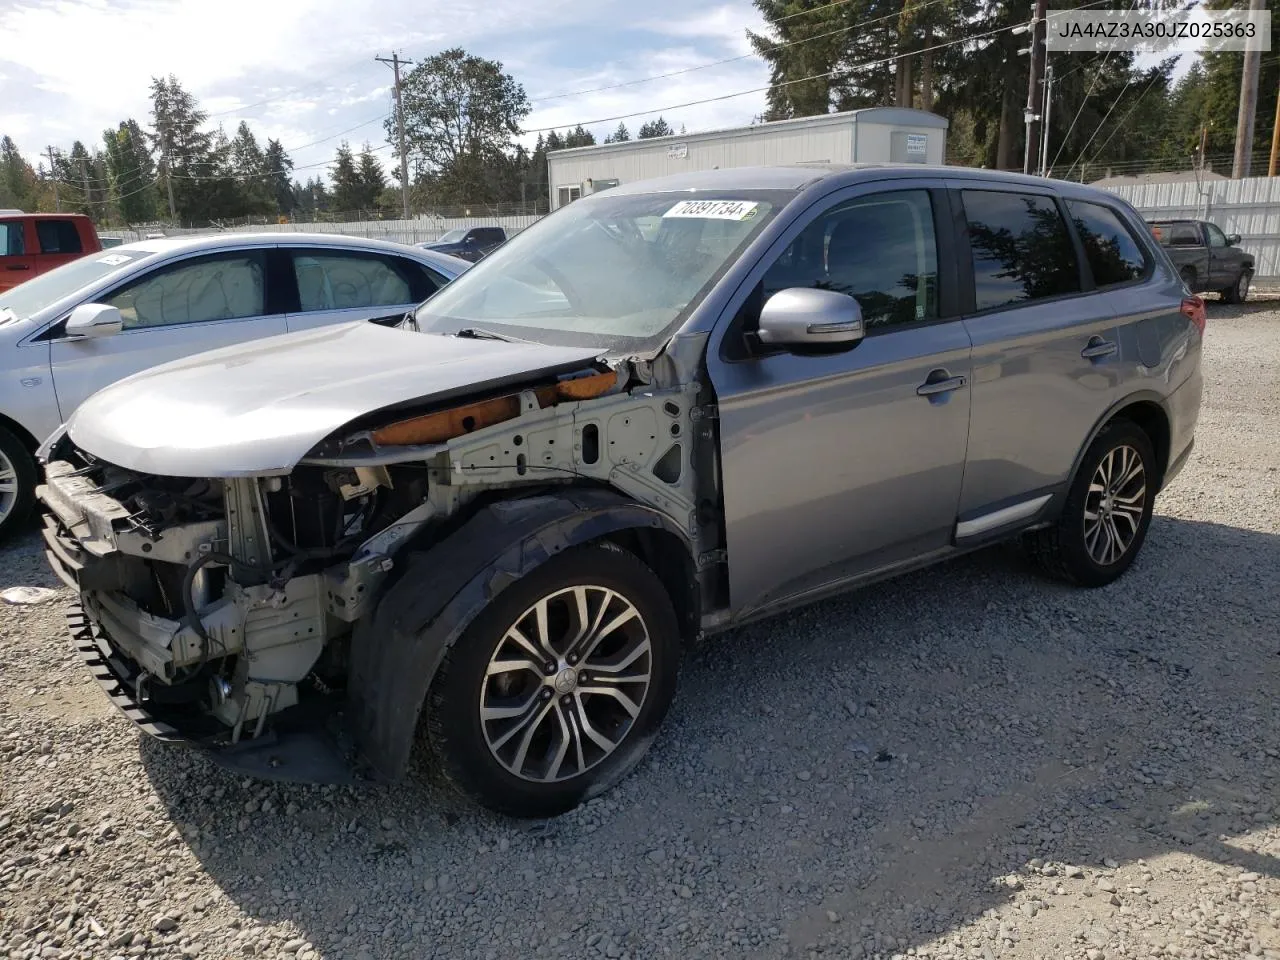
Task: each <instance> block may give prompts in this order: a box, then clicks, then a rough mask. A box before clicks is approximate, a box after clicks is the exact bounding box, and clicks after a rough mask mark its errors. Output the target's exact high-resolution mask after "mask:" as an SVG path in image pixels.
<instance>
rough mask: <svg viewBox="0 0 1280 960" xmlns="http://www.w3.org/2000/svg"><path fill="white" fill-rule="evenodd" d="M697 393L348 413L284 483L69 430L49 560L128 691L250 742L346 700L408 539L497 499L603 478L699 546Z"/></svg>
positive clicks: (532, 392) (594, 380) (512, 399)
mask: <svg viewBox="0 0 1280 960" xmlns="http://www.w3.org/2000/svg"><path fill="white" fill-rule="evenodd" d="M624 384H625V385H626V386H624ZM696 391H697V388H696V386H694V387H690V386H684V387H680V388H675V389H669V390H662V389H657V388H655V387H653V386H649V385H646V384H643V383H641V384H636V383H635V382H634V380H632V378H631V377H630V376H629V373H628V371H627V370H626V369H617V370H614V369H608V370H600V369H599V368H597V369H594V370H588V371H585V372H584V373H582V374H580V375H576V376H571V377H563V378H560V379H558V380H556V381H553V382H550V383H541V384H534V385H530V386H528V387H526V388H524V389H520V390H517V391H511V390H508V391H507V392H506V393H504V394H500V395H498V396H491V397H486V398H482V399H479V400H473V401H470V402H468V403H465V404H462V405H455V406H451V407H447V408H444V409H435V410H425V411H424V410H405V411H402V412H397V413H396V414H394V415H392V416H388V415H386V414H383V415H382V416H380V417H377V418H371V420H370V422H367V423H354V424H350V425H348V427H347V428H344V429H343V430H342V431H340V432H339V433H337V434H335V435H334V436H332V437H330V438H328V439H327V440H326V441H325V442H323V443H322V444H320V445H318V446H317V447H316V449H315V450H313V451H312V452H311V453H310V454H309V455H308V456H307V457H306V458H304V460H303V461H302V462H301V463H300V464H298V465H297V466H296V467H294V468H293V470H292V471H291V472H289V473H288V474H287V475H279V476H249V477H228V478H183V477H160V476H154V475H150V474H146V473H141V472H138V471H135V470H129V469H125V468H122V467H119V466H116V465H113V464H111V463H107V462H104V461H102V460H99V459H98V458H96V457H94V456H93V455H92V454H91V453H88V452H86V451H84V450H81V449H78V448H77V447H76V446H75V445H74V444H73V443H72V442H71V440H70V439H69V438H67V437H65V436H64V437H62V438H61V439H60V440H58V441H57V442H56V443H54V445H53V446H52V448H51V450H50V453H49V456H48V460H47V463H46V483H45V485H44V486H43V487H42V488H41V489H40V492H39V496H40V498H41V499H42V500H43V501H44V503H45V506H46V517H45V524H46V529H45V539H46V542H47V544H48V547H49V556H50V560H51V561H52V562H53V565H54V568H55V570H56V571H57V572H58V573H59V575H60V576H62V577H63V579H64V580H66V581H67V582H68V583H69V584H71V585H73V586H75V587H76V588H77V589H78V590H79V591H80V595H81V604H82V608H83V611H84V615H85V617H86V618H87V620H88V621H89V622H90V623H91V624H92V625H93V626H94V628H95V629H96V631H97V634H98V635H99V636H100V641H105V645H106V646H108V647H109V658H110V659H111V664H112V674H113V675H114V676H115V678H116V679H117V680H118V681H119V682H120V683H121V684H122V685H127V686H128V687H129V688H130V689H129V694H130V696H131V698H132V699H133V700H134V701H136V702H137V703H140V704H147V705H148V707H149V709H150V710H151V711H152V712H153V713H163V714H165V716H166V717H167V718H168V722H170V723H172V724H173V725H174V726H176V727H180V728H182V729H184V730H187V731H197V735H196V736H195V737H194V738H196V739H206V740H209V741H213V742H220V743H230V744H234V743H239V742H242V741H246V740H253V739H254V738H256V737H260V736H262V734H263V733H264V731H265V730H267V729H269V727H270V724H269V720H271V719H272V718H273V717H276V716H277V715H283V714H285V713H286V712H288V711H295V712H304V711H306V710H308V709H310V708H312V707H315V706H316V705H317V704H322V703H326V702H333V701H335V700H340V696H339V695H340V694H341V692H342V690H343V687H344V684H345V682H346V678H347V665H348V658H349V651H350V645H351V642H352V639H351V638H352V632H353V631H352V627H353V624H355V623H356V622H357V621H359V620H360V619H361V618H362V617H365V616H367V615H368V614H369V613H370V612H371V610H372V608H373V607H374V605H375V604H376V602H377V599H378V595H379V588H380V586H381V585H382V583H383V581H384V580H385V579H386V578H387V576H388V574H389V573H390V571H391V570H392V569H393V567H394V566H395V564H396V562H397V552H398V551H399V550H400V548H402V547H403V546H404V545H405V544H407V543H409V542H411V541H412V542H414V543H415V544H418V545H429V544H430V543H431V542H433V541H434V539H436V538H438V537H439V536H442V535H443V534H445V533H447V532H448V531H449V530H451V529H453V528H455V527H456V526H457V524H458V523H459V522H460V521H461V519H462V518H464V517H465V516H466V515H467V512H468V510H469V509H470V508H471V507H472V506H473V505H474V504H476V503H480V502H484V501H485V499H486V498H489V499H492V498H493V497H512V496H521V495H527V494H528V493H536V492H537V491H538V490H540V489H546V488H548V487H554V486H556V485H563V484H572V483H579V484H580V483H583V482H584V481H585V482H591V483H599V484H602V485H603V484H607V485H609V486H612V487H613V488H615V489H618V490H621V491H622V492H624V493H626V494H627V495H628V496H630V497H633V498H635V499H636V501H638V502H640V503H644V504H646V505H649V506H651V507H653V508H655V509H657V510H660V511H661V512H662V513H663V514H664V515H666V516H669V517H670V518H671V519H672V521H673V523H674V524H675V525H676V526H678V528H679V529H680V530H681V531H684V532H685V533H686V534H687V535H688V536H689V538H690V541H691V542H699V541H702V540H705V538H706V533H705V530H704V529H703V524H702V523H701V522H700V521H699V515H700V512H699V510H698V509H697V507H696V504H697V503H698V495H697V491H696V490H695V489H694V477H695V476H696V475H697V471H695V470H694V469H692V459H691V458H692V457H693V455H694V454H693V446H694V444H693V440H694V423H695V420H696V419H697V417H698V413H697V412H696V409H697V408H696V404H695V400H696ZM702 513H703V514H705V513H706V511H705V510H704V511H702ZM99 646H100V647H103V646H104V644H103V643H102V642H100V643H99Z"/></svg>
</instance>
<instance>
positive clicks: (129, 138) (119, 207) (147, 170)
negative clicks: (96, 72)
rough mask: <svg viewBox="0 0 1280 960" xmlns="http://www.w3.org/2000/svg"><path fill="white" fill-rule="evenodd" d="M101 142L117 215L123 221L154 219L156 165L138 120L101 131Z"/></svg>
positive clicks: (128, 121) (140, 221) (129, 222)
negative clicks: (104, 149) (104, 150)
mask: <svg viewBox="0 0 1280 960" xmlns="http://www.w3.org/2000/svg"><path fill="white" fill-rule="evenodd" d="M102 142H103V146H104V147H105V148H106V168H107V177H108V179H109V180H110V185H111V187H110V200H111V204H112V205H113V206H114V207H115V209H116V211H117V212H118V213H119V216H120V218H121V219H122V220H123V221H124V222H125V223H126V224H131V223H145V222H147V221H149V220H153V219H155V216H156V201H157V199H158V198H159V194H158V193H157V192H156V186H155V183H156V177H157V174H156V165H155V161H154V160H152V158H151V152H150V151H149V150H148V149H147V138H146V134H144V133H143V131H142V127H141V126H140V125H139V124H138V121H136V120H133V119H129V120H124V121H121V123H120V124H119V126H117V127H116V129H115V130H104V131H103V133H102Z"/></svg>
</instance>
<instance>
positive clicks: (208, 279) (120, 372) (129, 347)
mask: <svg viewBox="0 0 1280 960" xmlns="http://www.w3.org/2000/svg"><path fill="white" fill-rule="evenodd" d="M267 298H268V290H267V273H266V264H265V252H264V251H263V250H261V249H255V250H237V251H231V252H227V253H218V254H210V255H206V256H199V257H191V258H189V259H186V260H180V261H177V262H176V263H169V264H164V265H162V266H159V267H157V268H156V269H155V270H153V271H151V272H150V273H147V274H145V275H144V276H142V277H139V278H136V279H133V280H130V281H129V282H128V283H126V284H124V285H123V286H121V287H118V288H116V289H115V290H113V291H111V292H110V293H107V294H104V295H103V296H101V297H99V298H98V302H100V303H107V304H110V305H111V306H114V307H118V308H119V310H120V313H121V315H122V316H123V317H124V329H123V330H122V331H121V332H120V333H117V334H115V335H112V336H103V337H93V338H84V339H73V338H69V337H62V338H59V339H55V340H54V341H53V343H52V353H51V361H52V367H53V385H54V389H55V390H56V391H57V394H58V409H59V412H60V413H61V414H62V419H63V420H64V421H65V420H66V419H67V418H68V417H70V416H71V412H72V411H73V410H75V408H76V407H78V406H79V405H80V404H81V403H83V402H84V401H85V400H86V399H87V398H88V397H89V396H91V395H92V394H94V393H96V392H97V391H99V390H101V389H102V388H103V387H105V386H107V385H108V384H110V383H114V382H115V381H117V380H121V379H123V378H124V377H127V376H129V375H130V374H134V373H137V372H139V371H140V370H145V369H147V368H149V367H154V366H157V365H158V364H161V363H167V362H168V361H170V360H178V359H181V358H183V357H188V356H191V355H192V354H196V353H203V352H205V351H206V350H213V349H215V348H217V347H225V346H230V345H232V344H236V343H243V342H245V341H247V340H256V339H258V338H260V337H269V336H273V335H275V334H280V333H284V332H285V322H284V316H283V314H280V313H276V314H273V315H272V314H267V312H266V311H267V303H268V299H267Z"/></svg>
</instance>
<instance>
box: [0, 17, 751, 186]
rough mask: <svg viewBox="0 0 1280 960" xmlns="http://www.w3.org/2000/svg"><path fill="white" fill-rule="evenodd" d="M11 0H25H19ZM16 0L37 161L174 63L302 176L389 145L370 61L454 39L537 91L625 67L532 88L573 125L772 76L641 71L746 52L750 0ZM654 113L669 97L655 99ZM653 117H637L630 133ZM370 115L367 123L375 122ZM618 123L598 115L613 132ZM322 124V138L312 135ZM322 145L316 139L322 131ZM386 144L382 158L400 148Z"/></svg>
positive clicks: (742, 63)
mask: <svg viewBox="0 0 1280 960" xmlns="http://www.w3.org/2000/svg"><path fill="white" fill-rule="evenodd" d="M11 2H12V0H11ZM643 9H644V16H645V18H646V19H645V20H643V21H642V22H637V19H636V7H635V5H634V3H632V2H631V0H600V2H599V3H598V4H597V6H596V7H594V8H593V15H592V16H591V17H587V18H584V17H582V16H581V7H580V5H579V4H576V3H570V0H539V2H538V3H536V4H531V3H528V2H527V0H487V2H486V3H483V4H474V5H466V4H464V5H459V4H456V3H453V2H451V0H425V2H424V0H365V2H363V3H351V2H350V0H219V2H218V3H216V4H215V3H213V2H211V0H16V3H13V4H12V5H8V6H6V5H4V4H3V3H0V37H3V38H4V40H3V43H0V111H5V112H3V113H0V133H7V134H9V135H10V136H13V137H14V138H15V140H17V141H18V143H19V146H20V147H21V148H22V149H23V151H24V152H25V153H26V154H27V156H28V157H29V158H30V159H31V160H32V161H33V162H37V161H38V154H39V152H40V151H41V150H43V149H44V148H45V146H46V145H47V144H49V143H52V144H54V145H55V146H56V147H58V148H60V149H63V150H68V149H70V147H71V143H72V141H74V140H76V139H79V140H82V141H84V142H85V143H86V145H88V146H89V147H90V149H94V148H95V147H96V146H97V145H98V143H99V141H100V137H101V132H102V131H103V130H104V129H106V128H108V127H113V126H115V124H117V123H118V122H119V121H121V120H123V119H125V118H128V117H133V118H135V119H137V120H139V121H140V122H142V123H144V124H145V123H146V121H147V118H148V115H149V112H150V103H149V100H148V91H149V87H150V83H151V79H152V77H154V76H161V75H166V74H169V73H173V74H174V75H176V76H177V77H178V79H179V80H180V82H181V83H182V84H183V86H184V87H185V88H186V89H187V90H189V91H190V92H191V93H192V94H194V95H195V96H196V97H197V98H198V100H199V101H200V103H201V105H202V107H203V108H204V109H205V110H206V111H208V112H209V114H210V123H211V124H221V125H222V126H223V127H224V129H226V130H227V132H228V133H231V132H232V131H234V129H235V127H236V126H237V125H238V123H239V122H240V121H241V120H242V119H244V120H247V121H248V122H249V124H250V126H251V127H252V128H253V130H254V133H255V134H256V135H257V137H258V139H259V141H260V142H262V143H265V141H266V140H267V139H268V138H274V139H279V140H280V141H281V142H282V143H284V145H285V146H286V148H292V152H293V159H294V161H295V163H296V164H297V165H298V166H299V167H308V168H310V170H309V172H304V173H300V176H304V177H305V176H307V175H314V174H315V173H322V172H323V169H322V166H315V165H318V164H319V165H323V164H327V163H328V162H329V161H331V160H332V157H333V151H334V149H335V147H336V146H337V143H338V141H339V139H341V137H338V136H336V134H337V133H338V132H339V131H343V130H349V128H352V127H356V126H357V125H361V124H363V125H362V126H360V127H359V128H358V129H354V130H349V133H346V134H344V136H345V137H346V138H348V139H350V140H351V142H352V143H353V145H357V146H358V145H359V144H361V143H363V142H364V141H366V140H368V141H370V142H372V144H373V145H374V146H375V147H380V146H382V145H383V144H384V143H385V134H384V131H383V129H382V124H381V122H380V119H381V117H383V116H385V115H386V114H387V112H388V111H389V104H390V80H391V71H390V69H389V68H388V67H386V66H384V65H382V64H380V63H377V62H375V61H374V59H373V58H374V56H375V55H378V54H384V55H385V54H389V53H390V52H391V51H392V50H393V49H396V50H399V51H400V52H401V53H402V54H403V55H405V56H408V57H410V58H414V59H416V58H420V57H422V56H427V55H430V54H431V53H434V52H436V51H438V50H440V49H442V48H444V47H447V46H462V47H464V48H465V49H467V50H469V51H470V52H473V53H476V54H479V55H481V56H485V57H491V58H494V59H498V60H501V61H503V63H504V65H505V68H506V69H507V70H508V71H509V72H511V73H512V74H513V75H514V76H515V78H516V79H517V80H518V81H519V82H520V83H522V84H523V85H524V87H525V89H526V90H527V91H528V92H529V94H530V96H531V97H534V95H535V94H536V95H546V94H557V93H565V92H570V91H582V90H588V89H592V88H597V87H604V86H613V85H615V84H622V83H626V84H627V85H626V86H620V87H616V88H615V89H611V90H597V91H595V92H591V93H585V94H582V95H580V96H573V97H561V98H558V99H555V100H549V101H545V102H542V103H535V104H534V112H533V113H532V114H531V115H530V117H529V119H528V121H527V126H529V127H544V126H553V125H554V126H558V127H560V128H563V127H564V126H572V125H573V124H576V123H579V122H590V121H592V120H597V119H602V118H605V117H611V116H616V115H619V114H632V113H640V112H645V111H655V110H656V109H657V108H662V107H669V106H671V105H674V104H678V103H684V102H688V101H693V100H703V99H709V98H712V97H718V96H720V95H723V94H725V93H728V92H732V91H735V90H741V89H747V88H751V87H758V86H763V85H764V84H765V83H766V82H767V73H766V71H765V69H764V66H763V64H762V63H761V62H760V61H758V60H757V59H755V58H747V59H743V60H738V61H735V62H732V63H727V64H720V65H718V66H712V67H708V68H706V69H699V70H694V71H692V72H688V73H683V74H680V75H678V76H675V77H670V78H666V79H660V80H653V81H648V82H644V83H630V82H629V81H634V80H637V79H641V78H644V77H648V76H652V75H654V74H663V73H670V72H673V71H677V70H684V69H687V68H689V67H696V66H699V65H701V64H705V63H707V62H708V61H715V60H722V59H725V58H728V57H734V56H737V55H739V54H741V53H744V52H746V51H747V47H746V40H745V29H746V28H747V27H748V26H757V25H758V24H759V16H758V13H757V12H756V11H755V10H754V8H753V7H752V6H751V5H750V2H749V0H736V2H731V3H721V4H720V5H718V6H716V7H714V8H712V9H710V10H704V11H701V12H699V13H696V14H693V15H692V16H690V15H689V14H688V10H687V7H685V6H684V5H682V3H681V2H680V0H651V2H649V3H647V4H646V5H645V7H644V8H643ZM763 104H764V98H763V95H762V94H752V95H750V96H744V97H739V98H735V99H730V100H722V101H719V102H716V103H709V104H705V105H702V106H696V107H689V108H686V109H681V110H667V111H664V115H665V116H666V118H667V120H668V122H670V123H671V124H672V125H673V126H675V127H676V128H677V129H678V128H679V126H680V125H681V124H682V123H683V124H685V125H686V126H687V127H688V128H689V129H690V130H695V129H705V128H708V127H714V126H727V125H736V124H739V123H747V122H749V121H750V120H751V118H752V116H753V115H755V114H758V113H759V112H760V111H761V109H762V108H763ZM654 115H656V113H655V114H654ZM644 119H646V117H640V118H636V119H629V120H627V121H626V122H627V125H628V126H629V127H630V128H631V129H632V130H633V131H634V130H635V129H636V128H638V127H639V125H640V123H642V122H643V121H644ZM371 121H372V122H371ZM615 126H617V122H616V121H612V122H608V123H604V124H601V125H600V128H599V129H598V130H597V133H599V134H603V133H604V132H606V131H607V130H611V129H612V128H613V127H615ZM317 140H321V141H323V142H321V143H315V141H317ZM310 144H314V145H313V146H309V145H310ZM381 156H383V157H386V156H387V151H385V150H384V151H383V153H382V154H381Z"/></svg>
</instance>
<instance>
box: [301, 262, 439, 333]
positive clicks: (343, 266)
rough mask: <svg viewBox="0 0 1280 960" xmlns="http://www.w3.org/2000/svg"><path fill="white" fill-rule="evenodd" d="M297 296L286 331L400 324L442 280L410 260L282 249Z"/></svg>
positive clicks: (428, 269)
mask: <svg viewBox="0 0 1280 960" xmlns="http://www.w3.org/2000/svg"><path fill="white" fill-rule="evenodd" d="M283 250H284V251H285V253H286V254H287V256H288V262H289V279H290V280H291V281H292V282H294V283H295V284H296V286H297V298H296V300H295V301H294V302H293V304H292V305H291V306H290V307H289V309H288V315H287V319H286V323H287V325H288V328H289V329H290V330H310V329H312V328H314V327H324V326H329V325H331V324H335V323H349V322H351V321H353V320H374V321H378V322H384V323H396V322H399V321H400V320H401V319H402V318H403V317H404V315H405V314H406V313H408V312H409V311H410V310H411V309H413V308H414V307H415V306H417V305H418V304H419V303H421V302H422V301H423V300H425V299H427V297H429V296H431V294H433V293H435V291H436V290H437V289H438V288H439V287H441V286H443V285H444V283H445V282H446V280H445V278H444V277H443V276H441V275H440V274H438V273H436V272H435V271H434V270H431V269H430V268H428V267H426V266H424V265H423V264H421V263H419V262H418V261H416V260H412V259H410V258H409V257H398V256H396V255H395V254H389V253H380V252H374V251H369V250H342V249H335V248H333V247H305V246H297V247H285V248H283Z"/></svg>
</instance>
